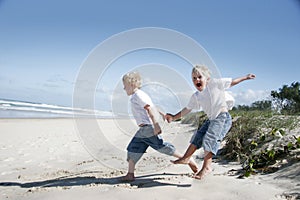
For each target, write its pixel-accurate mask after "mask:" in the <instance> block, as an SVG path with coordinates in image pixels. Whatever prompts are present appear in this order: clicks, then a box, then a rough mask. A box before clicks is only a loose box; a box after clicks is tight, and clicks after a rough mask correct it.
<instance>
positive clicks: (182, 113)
mask: <svg viewBox="0 0 300 200" xmlns="http://www.w3.org/2000/svg"><path fill="white" fill-rule="evenodd" d="M191 111H192V110H191V109H187V108H186V107H185V108H183V109H182V110H181V111H179V112H178V113H177V114H175V115H172V114H170V113H167V114H166V115H165V119H166V120H167V121H168V122H169V123H170V122H171V121H173V120H177V119H180V118H181V117H183V116H185V115H186V114H188V113H190V112H191Z"/></svg>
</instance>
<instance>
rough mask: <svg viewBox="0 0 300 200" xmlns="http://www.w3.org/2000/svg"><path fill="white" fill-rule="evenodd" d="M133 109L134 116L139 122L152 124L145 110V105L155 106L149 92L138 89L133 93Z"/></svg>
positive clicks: (131, 100)
mask: <svg viewBox="0 0 300 200" xmlns="http://www.w3.org/2000/svg"><path fill="white" fill-rule="evenodd" d="M130 102H131V111H132V114H133V117H134V119H135V121H136V123H137V125H140V124H152V122H151V120H150V118H149V115H148V112H147V111H146V110H145V108H144V107H145V106H146V105H149V106H151V107H152V106H153V103H152V100H151V98H150V97H149V95H148V94H146V93H145V92H144V91H142V90H139V89H138V90H137V91H135V93H133V94H132V96H131V99H130Z"/></svg>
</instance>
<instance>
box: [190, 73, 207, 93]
mask: <svg viewBox="0 0 300 200" xmlns="http://www.w3.org/2000/svg"><path fill="white" fill-rule="evenodd" d="M192 80H193V83H194V86H195V87H196V89H197V90H198V91H200V92H202V91H203V90H204V89H205V88H206V85H207V82H208V80H209V78H206V77H205V76H204V75H202V74H201V73H200V72H198V71H197V72H194V73H192Z"/></svg>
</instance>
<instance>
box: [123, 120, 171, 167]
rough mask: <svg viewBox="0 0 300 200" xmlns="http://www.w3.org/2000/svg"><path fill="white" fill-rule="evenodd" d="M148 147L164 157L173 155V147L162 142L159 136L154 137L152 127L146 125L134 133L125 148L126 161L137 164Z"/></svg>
mask: <svg viewBox="0 0 300 200" xmlns="http://www.w3.org/2000/svg"><path fill="white" fill-rule="evenodd" d="M149 146H150V147H152V148H153V149H155V150H157V151H158V152H160V153H163V154H166V155H170V156H171V155H173V154H174V153H175V147H174V146H173V145H172V144H171V143H168V142H164V141H163V139H162V137H161V135H154V129H153V126H152V125H146V126H143V127H141V128H140V129H139V130H138V131H137V132H136V134H135V136H134V137H133V138H132V140H131V141H130V143H129V145H128V146H127V160H129V159H132V160H133V161H134V163H137V162H138V161H139V159H140V158H141V157H142V155H143V154H144V153H145V152H146V150H147V148H148V147H149Z"/></svg>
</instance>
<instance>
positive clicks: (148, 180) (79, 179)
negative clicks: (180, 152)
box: [0, 173, 191, 188]
mask: <svg viewBox="0 0 300 200" xmlns="http://www.w3.org/2000/svg"><path fill="white" fill-rule="evenodd" d="M168 176H169V177H170V176H182V174H171V173H163V174H151V175H145V176H138V177H136V180H135V181H132V182H124V181H122V180H121V177H112V178H96V177H95V176H82V174H81V176H75V177H74V175H72V177H71V176H64V177H60V178H55V179H50V180H43V181H33V182H27V183H26V182H25V183H20V182H0V187H12V186H19V187H21V188H33V187H37V188H47V187H72V186H87V185H93V184H95V185H120V184H130V186H132V187H134V186H135V187H137V188H148V187H160V186H175V187H191V184H176V183H170V182H167V181H166V180H168V179H169V178H168Z"/></svg>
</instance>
